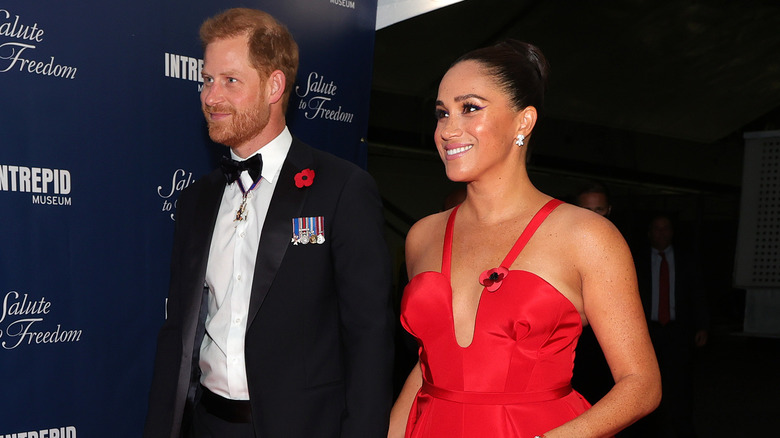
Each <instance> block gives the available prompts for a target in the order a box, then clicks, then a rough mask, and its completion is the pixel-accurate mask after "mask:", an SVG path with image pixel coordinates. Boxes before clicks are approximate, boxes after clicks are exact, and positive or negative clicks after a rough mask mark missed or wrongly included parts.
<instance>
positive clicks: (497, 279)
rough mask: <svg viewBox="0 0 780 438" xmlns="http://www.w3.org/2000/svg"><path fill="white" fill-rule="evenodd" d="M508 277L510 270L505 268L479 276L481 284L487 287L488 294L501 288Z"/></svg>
mask: <svg viewBox="0 0 780 438" xmlns="http://www.w3.org/2000/svg"><path fill="white" fill-rule="evenodd" d="M507 275H509V269H507V268H505V267H503V266H499V267H497V268H493V269H488V270H487V271H485V272H483V273H482V275H480V276H479V284H481V285H482V286H485V288H487V290H488V292H495V291H497V290H498V288H499V287H501V283H502V282H503V281H504V277H506V276H507Z"/></svg>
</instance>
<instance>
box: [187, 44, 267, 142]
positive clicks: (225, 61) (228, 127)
mask: <svg viewBox="0 0 780 438" xmlns="http://www.w3.org/2000/svg"><path fill="white" fill-rule="evenodd" d="M247 41H248V40H247V37H246V36H245V35H240V36H237V37H233V38H226V39H221V40H216V41H213V42H212V43H210V44H209V45H208V46H206V52H205V54H204V57H203V58H204V62H203V90H202V91H201V93H200V102H201V108H202V110H203V114H204V115H205V116H206V121H207V122H208V127H209V136H210V137H211V139H212V140H214V141H215V142H217V143H221V144H224V145H226V146H230V147H231V148H238V147H239V146H241V145H243V144H244V143H246V142H248V141H249V140H251V139H252V138H254V137H256V136H257V135H259V134H260V133H261V132H262V131H263V129H264V128H265V127H266V125H267V124H268V120H269V117H270V105H269V103H268V101H267V98H266V84H267V82H268V81H266V80H265V79H261V78H260V75H259V73H258V71H257V70H256V69H255V68H254V67H253V66H252V64H251V63H250V61H249V50H248V44H247Z"/></svg>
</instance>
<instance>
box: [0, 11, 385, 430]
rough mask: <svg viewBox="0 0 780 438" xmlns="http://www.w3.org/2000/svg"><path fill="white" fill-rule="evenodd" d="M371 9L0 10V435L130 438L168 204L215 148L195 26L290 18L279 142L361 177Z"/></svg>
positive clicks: (163, 285)
mask: <svg viewBox="0 0 780 438" xmlns="http://www.w3.org/2000/svg"><path fill="white" fill-rule="evenodd" d="M376 3H377V2H376V0H355V1H349V0H285V1H278V0H268V1H261V0H256V1H244V2H228V1H214V0H211V1H205V0H166V1H161V2H160V1H152V0H140V1H133V2H108V1H104V0H79V1H76V2H62V1H57V0H25V1H21V0H20V1H14V0H3V1H2V2H0V84H2V85H0V95H1V96H2V102H3V104H2V107H0V214H1V215H2V219H0V221H2V222H0V223H2V226H1V227H0V299H1V300H2V307H1V308H0V312H2V313H0V375H2V381H3V397H2V401H0V436H7V435H12V434H17V435H18V436H23V435H21V434H22V433H27V436H28V438H29V437H34V436H36V435H35V434H31V433H30V432H35V433H37V435H38V436H40V437H42V436H47V437H48V438H64V437H76V436H79V437H106V436H111V437H138V436H140V434H141V429H142V425H143V419H144V415H145V409H146V397H147V392H148V386H149V383H150V380H151V367H152V360H153V351H154V347H155V341H156V332H157V330H158V329H159V327H160V325H161V324H162V320H163V318H164V304H165V297H166V295H167V283H168V263H169V256H170V245H171V240H172V231H173V224H174V220H175V217H174V213H175V208H176V199H177V198H178V195H179V193H180V192H181V190H182V189H183V188H184V187H186V186H187V185H188V184H190V183H191V182H192V181H194V180H195V179H197V178H198V177H199V176H201V175H204V174H206V173H207V172H208V171H209V170H210V169H212V168H213V167H214V163H215V162H216V159H217V157H218V156H219V155H221V154H223V153H226V149H225V148H224V147H221V146H217V145H214V144H211V143H210V141H209V140H208V136H207V132H206V128H205V123H204V121H203V117H202V115H201V113H200V109H199V100H198V94H199V89H200V87H201V85H202V82H200V80H199V76H200V75H199V71H198V66H199V64H200V62H201V59H202V50H201V47H200V42H199V41H198V37H197V31H198V27H199V25H200V23H201V22H202V21H203V20H204V19H205V18H206V17H208V16H211V15H213V14H215V13H217V12H218V11H220V10H222V9H226V8H228V7H234V6H250V7H258V8H260V9H264V10H266V11H268V12H270V13H271V14H273V15H275V16H276V17H277V18H279V19H280V20H281V21H282V22H284V23H286V24H287V25H288V27H289V28H290V30H291V31H292V33H293V35H294V36H295V37H296V40H297V41H298V43H299V45H300V48H301V65H300V69H299V72H298V78H297V81H296V85H297V88H296V90H295V91H294V92H293V95H292V99H291V102H290V109H289V111H288V123H289V125H290V128H291V130H292V132H293V133H294V134H295V135H297V136H299V137H300V138H302V139H303V140H304V141H306V142H308V143H309V144H311V145H313V146H315V147H318V148H321V149H325V150H328V151H330V152H333V153H334V154H336V155H339V156H342V157H345V158H347V159H349V160H352V161H354V162H357V163H359V164H361V165H363V166H365V160H366V147H365V144H364V142H363V141H362V139H363V138H364V137H365V132H366V129H367V120H368V96H369V91H370V81H371V65H372V58H373V44H374V24H375V19H376ZM44 431H45V432H46V434H45V435H44Z"/></svg>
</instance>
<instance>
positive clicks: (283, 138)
mask: <svg viewBox="0 0 780 438" xmlns="http://www.w3.org/2000/svg"><path fill="white" fill-rule="evenodd" d="M290 145H292V134H290V130H289V129H288V128H287V126H285V127H284V129H283V130H282V132H281V133H279V135H277V136H276V138H274V139H273V140H271V141H270V142H268V143H267V144H266V145H265V146H263V147H261V148H260V149H258V150H257V152H255V153H254V154H252V155H250V156H249V157H247V159H248V158H251V157H252V156H254V155H257V154H260V155H261V156H262V157H263V172H262V177H263V179H265V180H267V181H268V182H270V183H272V184H273V183H274V182H275V180H276V178H277V177H278V176H279V173H280V172H281V171H282V164H284V159H285V158H286V157H287V152H288V151H289V150H290ZM230 156H231V157H232V158H233V159H234V160H239V161H242V158H240V157H239V156H238V155H236V154H235V153H234V152H233V150H232V149H231V150H230Z"/></svg>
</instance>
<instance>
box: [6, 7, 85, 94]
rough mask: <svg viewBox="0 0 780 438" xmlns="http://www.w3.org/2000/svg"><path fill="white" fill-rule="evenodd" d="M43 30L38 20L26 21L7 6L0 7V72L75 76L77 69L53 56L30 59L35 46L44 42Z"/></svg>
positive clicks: (64, 76) (72, 77)
mask: <svg viewBox="0 0 780 438" xmlns="http://www.w3.org/2000/svg"><path fill="white" fill-rule="evenodd" d="M44 33H45V32H44V30H43V29H42V28H40V27H38V23H37V22H34V23H32V24H30V23H29V21H28V20H26V19H22V18H21V17H20V16H18V15H14V14H12V13H11V12H10V11H9V10H7V9H0V37H5V38H8V39H10V40H11V41H5V39H0V73H5V72H8V71H11V70H14V71H16V70H18V71H20V72H23V73H30V74H36V75H43V76H54V77H59V78H64V79H75V78H76V71H78V68H76V67H71V66H67V65H61V64H58V63H57V62H56V61H55V60H54V56H50V57H49V59H48V60H45V61H41V60H37V59H35V58H33V56H34V52H35V50H36V49H37V48H38V45H40V44H42V43H43V40H44V38H43V36H44Z"/></svg>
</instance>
